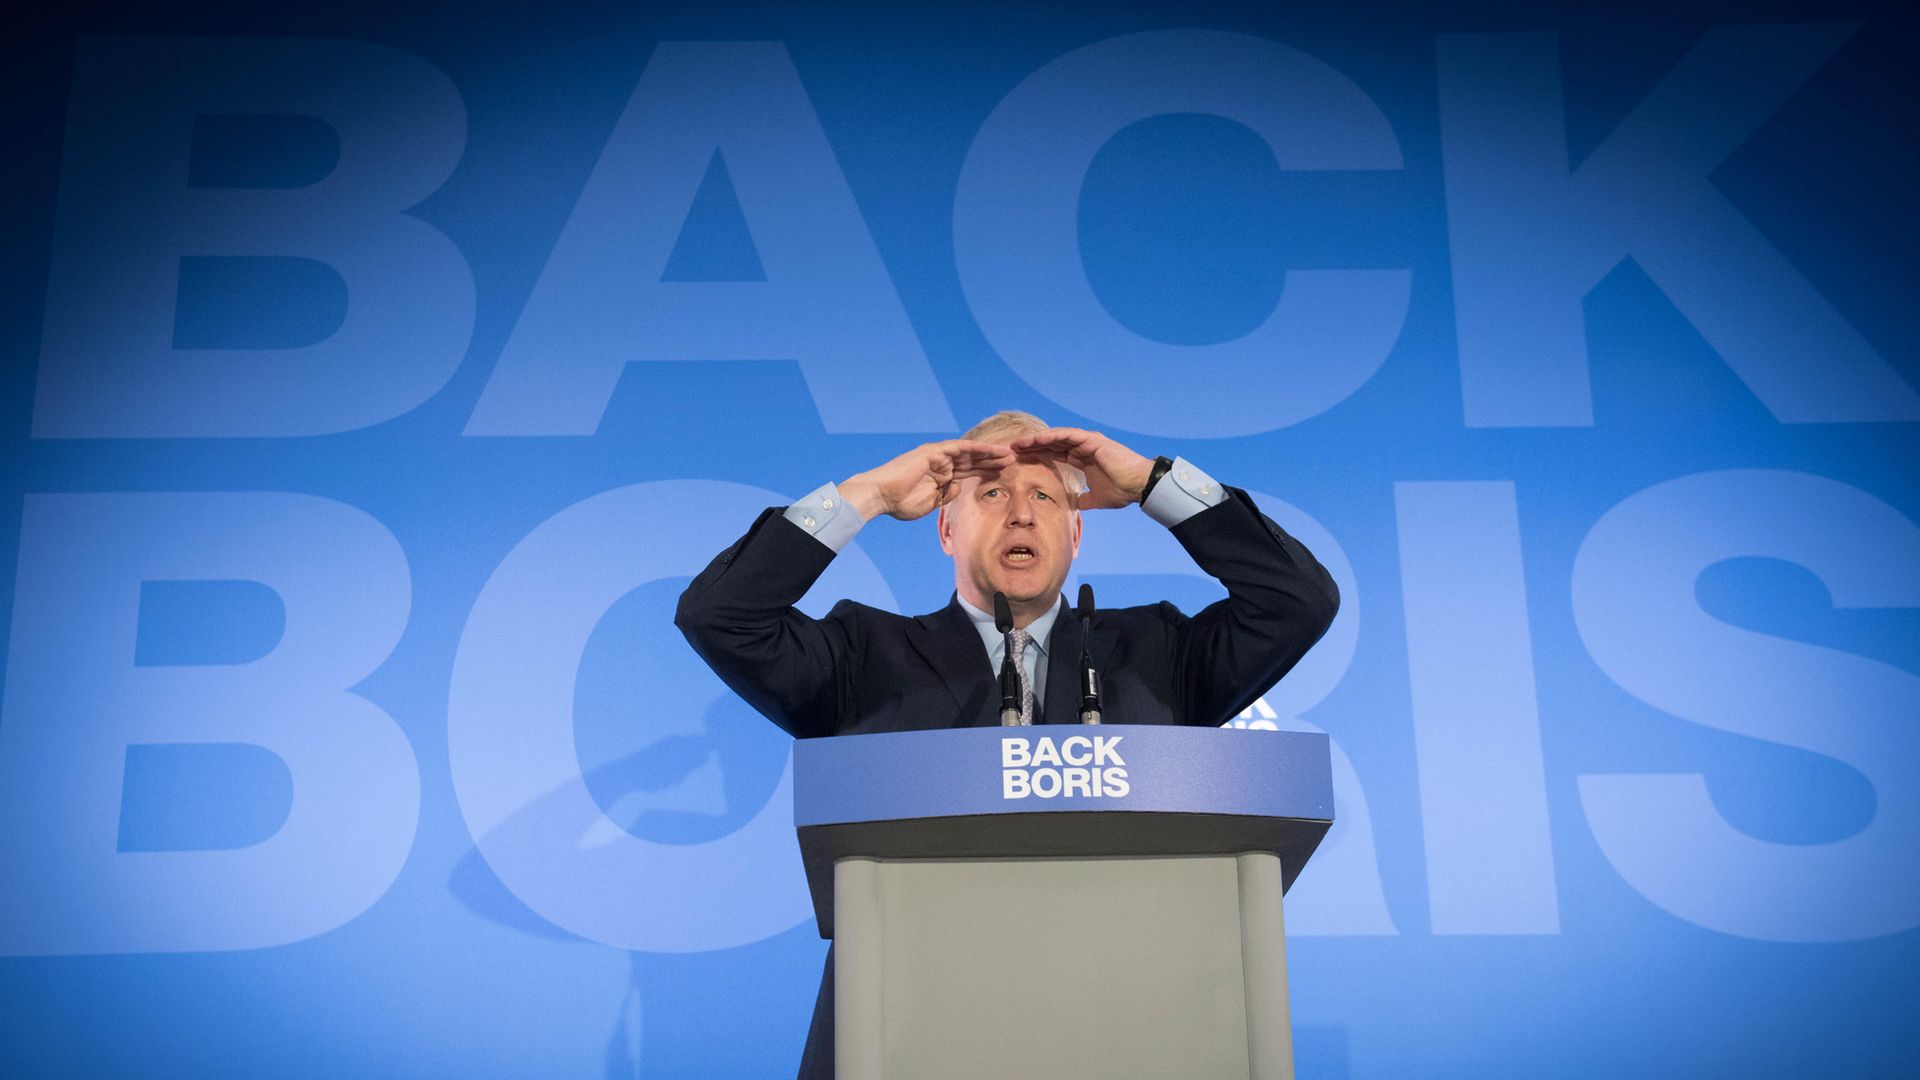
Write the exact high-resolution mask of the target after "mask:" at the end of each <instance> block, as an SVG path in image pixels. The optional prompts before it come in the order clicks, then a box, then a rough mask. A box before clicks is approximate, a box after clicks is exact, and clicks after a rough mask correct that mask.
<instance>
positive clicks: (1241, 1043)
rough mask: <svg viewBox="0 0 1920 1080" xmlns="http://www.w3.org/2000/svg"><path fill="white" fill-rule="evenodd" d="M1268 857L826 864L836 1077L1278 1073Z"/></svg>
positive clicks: (1260, 1077) (1260, 1078) (1271, 1076)
mask: <svg viewBox="0 0 1920 1080" xmlns="http://www.w3.org/2000/svg"><path fill="white" fill-rule="evenodd" d="M1280 893H1281V866H1280V860H1279V859H1277V858H1275V857H1274V856H1272V855H1270V854H1252V855H1240V856H1231V855H1207V856H1173V857H1157V858H1051V859H992V860H988V859H981V860H965V859H900V860H876V859H866V858H848V859H842V860H840V861H839V863H838V864H837V865H836V867H835V874H834V900H835V905H836V907H838V909H839V912H840V915H839V918H838V920H837V922H838V926H839V931H838V937H837V940H836V945H835V973H834V979H835V984H836V994H837V998H836V1004H835V1028H836V1043H837V1047H836V1049H837V1054H836V1056H837V1076H838V1077H839V1080H882V1078H886V1080H898V1078H911V1080H963V1078H964V1080H978V1078H981V1077H994V1078H1004V1080H1023V1078H1030V1080H1080V1078H1086V1080H1093V1078H1099V1080H1125V1078H1139V1080H1165V1078H1169V1077H1178V1078H1181V1080H1215V1078H1218V1080H1249V1078H1257V1080H1278V1078H1291V1077H1292V1075H1293V1064H1292V1037H1291V1030H1290V1027H1289V1023H1288V1013H1287V1000H1286V955H1285V944H1284V936H1283V930H1284V928H1283V926H1282V924H1281V918H1282V916H1281V909H1280Z"/></svg>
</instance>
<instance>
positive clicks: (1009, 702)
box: [993, 592, 1021, 727]
mask: <svg viewBox="0 0 1920 1080" xmlns="http://www.w3.org/2000/svg"><path fill="white" fill-rule="evenodd" d="M993 626H994V629H996V630H998V631H1000V633H1001V634H1002V635H1003V636H1004V640H1005V641H1006V648H1005V649H1004V650H1003V651H1002V652H1001V654H1000V726H1001V727H1019V726H1020V698H1021V694H1020V669H1019V668H1017V667H1014V666H1013V607H1012V605H1010V604H1008V603H1007V594H1006V593H1003V592H996V593H994V594H993Z"/></svg>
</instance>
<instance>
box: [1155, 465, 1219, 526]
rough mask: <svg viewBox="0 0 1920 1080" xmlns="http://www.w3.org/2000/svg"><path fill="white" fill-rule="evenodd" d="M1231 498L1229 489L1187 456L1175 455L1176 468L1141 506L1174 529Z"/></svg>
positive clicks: (1162, 480)
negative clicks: (1197, 466) (1200, 468)
mask: <svg viewBox="0 0 1920 1080" xmlns="http://www.w3.org/2000/svg"><path fill="white" fill-rule="evenodd" d="M1226 501H1227V489H1225V488H1223V487H1221V486H1220V482H1219V481H1218V480H1215V479H1214V478H1213V477H1211V476H1208V475H1207V474H1206V473H1203V472H1201V471H1200V470H1199V469H1197V468H1195V467H1194V466H1193V463H1192V462H1190V461H1188V460H1187V459H1186V458H1183V457H1177V458H1174V459H1173V469H1172V470H1171V471H1169V472H1168V473H1167V475H1165V476H1163V477H1161V478H1160V482H1159V483H1157V484H1155V485H1153V490H1152V491H1150V492H1148V493H1147V501H1146V503H1145V504H1144V505H1143V506H1142V507H1141V509H1143V510H1145V511H1146V512H1147V516H1148V517H1150V518H1152V519H1153V520H1155V521H1157V522H1159V523H1160V524H1162V525H1165V526H1166V527H1167V528H1169V529H1171V528H1173V527H1174V526H1175V525H1178V524H1180V523H1181V522H1183V521H1185V520H1187V519H1188V518H1190V517H1192V516H1193V515H1195V514H1197V513H1199V512H1200V511H1202V510H1205V509H1207V508H1208V507H1210V506H1218V505H1220V504H1221V503H1223V502H1226Z"/></svg>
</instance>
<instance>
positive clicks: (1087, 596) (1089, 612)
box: [1079, 581, 1093, 623]
mask: <svg viewBox="0 0 1920 1080" xmlns="http://www.w3.org/2000/svg"><path fill="white" fill-rule="evenodd" d="M1079 610H1080V621H1081V622H1083V623H1085V622H1092V621H1093V586H1091V585H1089V584H1087V583H1086V582H1084V581H1083V582H1081V583H1080V604H1079Z"/></svg>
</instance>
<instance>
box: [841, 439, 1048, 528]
mask: <svg viewBox="0 0 1920 1080" xmlns="http://www.w3.org/2000/svg"><path fill="white" fill-rule="evenodd" d="M1013 456H1014V455H1013V451H1012V450H1011V449H1009V448H1008V447H1007V446H1006V445H1005V444H1004V443H988V442H973V441H970V440H967V439H948V440H947V441H945V442H936V443H927V444H926V445H925V446H916V447H914V448H913V449H911V450H909V451H907V452H906V453H904V454H901V455H900V456H899V457H897V458H894V459H893V460H892V461H889V462H887V463H886V464H885V465H882V466H880V467H879V468H877V469H868V470H867V471H866V472H863V473H860V474H859V475H857V476H851V477H848V478H847V479H845V480H842V481H841V482H840V484H839V487H840V497H841V498H843V499H845V500H847V505H848V506H851V507H853V508H854V509H855V510H858V511H859V512H860V516H861V517H864V518H866V519H867V520H869V521H871V520H873V518H874V517H875V516H876V515H879V514H886V515H887V516H888V517H896V518H899V519H900V520H901V521H912V520H913V519H914V518H918V517H925V516H926V515H928V514H930V513H932V512H933V511H935V510H937V509H939V508H940V507H942V506H945V505H946V504H947V503H948V502H950V501H952V499H953V497H954V496H955V495H958V494H959V493H960V481H962V480H965V479H966V478H968V477H970V476H991V475H993V474H995V473H998V472H999V471H1000V470H1001V469H1004V468H1006V467H1007V466H1009V465H1011V464H1013Z"/></svg>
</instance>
